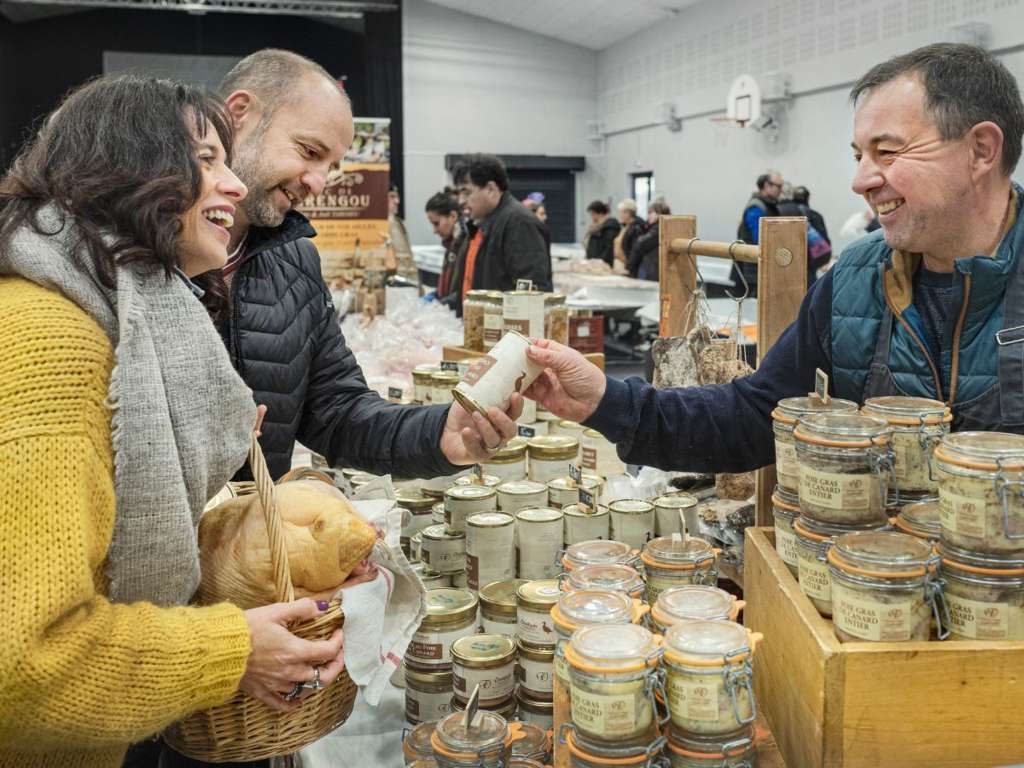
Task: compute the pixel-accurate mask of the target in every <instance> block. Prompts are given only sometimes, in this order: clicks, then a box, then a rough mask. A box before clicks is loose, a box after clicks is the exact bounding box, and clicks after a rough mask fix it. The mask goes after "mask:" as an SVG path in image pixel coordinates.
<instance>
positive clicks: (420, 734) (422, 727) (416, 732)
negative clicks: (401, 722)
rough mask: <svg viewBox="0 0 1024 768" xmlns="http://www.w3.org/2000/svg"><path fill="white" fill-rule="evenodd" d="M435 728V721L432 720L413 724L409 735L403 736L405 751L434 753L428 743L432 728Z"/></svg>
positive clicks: (422, 753)
mask: <svg viewBox="0 0 1024 768" xmlns="http://www.w3.org/2000/svg"><path fill="white" fill-rule="evenodd" d="M435 728H437V721H436V720H432V721H430V722H428V723H420V724H419V725H417V726H414V727H413V729H412V730H411V731H409V735H408V736H406V737H405V744H404V745H403V746H404V747H405V753H406V754H409V752H410V751H411V752H414V753H415V754H418V755H428V756H429V755H432V754H434V748H433V747H432V746H431V745H430V737H431V736H433V735H434V729H435Z"/></svg>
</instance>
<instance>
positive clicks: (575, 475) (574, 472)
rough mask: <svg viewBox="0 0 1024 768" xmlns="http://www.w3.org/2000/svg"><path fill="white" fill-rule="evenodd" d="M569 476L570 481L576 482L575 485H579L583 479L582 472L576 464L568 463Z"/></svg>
mask: <svg viewBox="0 0 1024 768" xmlns="http://www.w3.org/2000/svg"><path fill="white" fill-rule="evenodd" d="M569 477H571V478H572V481H573V482H574V483H576V485H579V484H580V483H581V482H582V481H583V473H582V472H581V471H580V467H579V465H578V464H570V465H569Z"/></svg>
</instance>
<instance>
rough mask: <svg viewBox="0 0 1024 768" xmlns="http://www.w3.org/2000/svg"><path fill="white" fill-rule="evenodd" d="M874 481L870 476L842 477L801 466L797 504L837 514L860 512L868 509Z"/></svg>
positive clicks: (873, 477) (874, 486)
mask: <svg viewBox="0 0 1024 768" xmlns="http://www.w3.org/2000/svg"><path fill="white" fill-rule="evenodd" d="M876 487H877V479H876V478H875V476H874V475H871V474H858V475H845V474H839V473H838V472H823V471H822V470H819V469H814V468H812V467H809V466H808V465H807V464H803V465H801V467H800V501H801V503H805V504H806V503H810V504H815V505H817V506H819V507H825V508H826V509H835V510H837V511H847V512H861V511H865V510H869V509H871V493H872V492H873V491H875V489H876Z"/></svg>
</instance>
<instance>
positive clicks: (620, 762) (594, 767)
mask: <svg viewBox="0 0 1024 768" xmlns="http://www.w3.org/2000/svg"><path fill="white" fill-rule="evenodd" d="M581 742H582V740H581V739H580V736H579V730H578V729H577V728H576V726H575V725H573V724H572V723H565V724H564V725H563V726H562V728H561V730H560V731H559V734H558V739H557V740H556V743H560V744H561V745H562V746H563V748H564V749H565V750H566V751H567V752H568V753H569V755H570V761H569V763H568V765H571V766H572V768H607V767H608V766H609V765H614V766H623V768H667V766H666V765H665V760H664V758H663V757H661V754H662V750H664V749H665V744H666V739H665V737H664V736H659V737H658V738H656V739H654V740H653V741H651V742H650V744H647V745H645V746H644V747H642V748H638V749H614V748H604V749H595V748H594V747H593V746H589V745H588V746H585V745H584V744H583V743H581ZM556 768H557V766H556Z"/></svg>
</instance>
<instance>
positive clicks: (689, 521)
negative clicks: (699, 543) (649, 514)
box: [654, 493, 700, 536]
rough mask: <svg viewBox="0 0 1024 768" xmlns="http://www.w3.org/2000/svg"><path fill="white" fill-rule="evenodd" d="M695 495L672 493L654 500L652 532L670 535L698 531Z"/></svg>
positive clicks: (697, 502)
mask: <svg viewBox="0 0 1024 768" xmlns="http://www.w3.org/2000/svg"><path fill="white" fill-rule="evenodd" d="M699 503H700V502H699V501H698V500H697V497H696V496H691V495H690V494H688V493H672V494H668V495H665V496H659V497H658V498H656V499H655V500H654V533H655V535H657V536H671V535H672V534H673V533H679V534H682V533H689V534H690V535H691V536H696V535H697V534H698V533H699V532H700V527H699V525H698V522H697V505H698V504H699Z"/></svg>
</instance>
